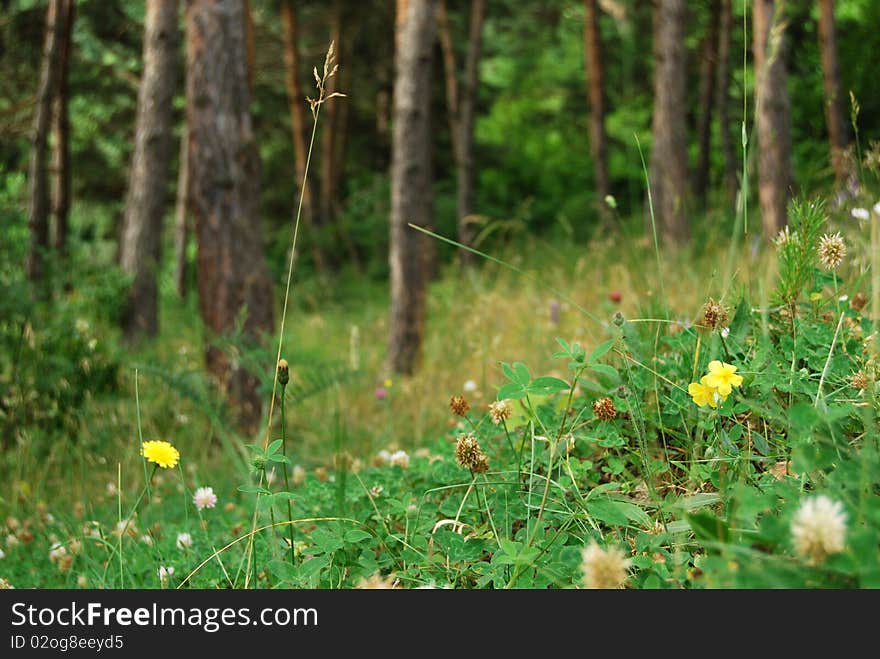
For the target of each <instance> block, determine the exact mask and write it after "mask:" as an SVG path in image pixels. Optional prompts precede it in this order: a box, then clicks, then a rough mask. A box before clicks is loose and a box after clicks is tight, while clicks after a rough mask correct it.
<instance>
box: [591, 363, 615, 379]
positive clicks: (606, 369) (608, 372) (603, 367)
mask: <svg viewBox="0 0 880 659" xmlns="http://www.w3.org/2000/svg"><path fill="white" fill-rule="evenodd" d="M590 368H591V369H593V370H594V371H595V372H596V373H598V374H599V375H604V376H605V377H607V378H611V379H612V380H615V381H616V380H619V379H620V373H618V372H617V369H616V368H614V367H613V366H608V364H591V365H590Z"/></svg>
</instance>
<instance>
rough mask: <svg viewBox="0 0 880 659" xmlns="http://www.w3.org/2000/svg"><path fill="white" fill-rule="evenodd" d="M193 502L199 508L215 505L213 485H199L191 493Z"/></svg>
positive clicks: (215, 497)
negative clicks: (193, 492)
mask: <svg viewBox="0 0 880 659" xmlns="http://www.w3.org/2000/svg"><path fill="white" fill-rule="evenodd" d="M193 503H194V504H195V506H196V508H198V509H199V510H204V509H205V508H213V507H214V506H216V505H217V495H216V494H214V488H213V487H200V488H198V489H197V490H196V491H195V494H193Z"/></svg>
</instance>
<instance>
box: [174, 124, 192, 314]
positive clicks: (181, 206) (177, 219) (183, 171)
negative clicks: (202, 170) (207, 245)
mask: <svg viewBox="0 0 880 659" xmlns="http://www.w3.org/2000/svg"><path fill="white" fill-rule="evenodd" d="M178 163H179V166H178V170H177V202H176V203H175V205H174V285H175V287H176V288H177V294H178V295H179V296H180V297H186V293H187V289H188V286H187V284H188V268H187V257H186V248H187V244H188V243H189V137H188V135H187V128H186V125H184V127H183V131H182V132H181V135H180V157H179V158H178Z"/></svg>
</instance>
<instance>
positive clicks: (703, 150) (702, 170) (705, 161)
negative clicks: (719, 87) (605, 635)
mask: <svg viewBox="0 0 880 659" xmlns="http://www.w3.org/2000/svg"><path fill="white" fill-rule="evenodd" d="M720 14H721V2H720V0H712V2H711V5H710V7H709V24H708V26H707V27H706V35H705V37H704V38H703V47H702V49H701V50H702V56H701V60H700V100H699V113H698V117H699V118H698V123H697V144H698V147H699V152H698V158H697V169H696V171H695V172H694V196H695V197H696V198H697V200H698V201H699V203H700V205H701V206H704V207H705V205H706V193H707V191H708V188H709V183H710V176H709V174H710V166H711V155H712V154H711V151H710V149H711V146H712V110H713V107H714V100H715V98H714V97H715V81H716V68H717V67H716V64H717V59H718V27H719V25H718V24H719V20H720Z"/></svg>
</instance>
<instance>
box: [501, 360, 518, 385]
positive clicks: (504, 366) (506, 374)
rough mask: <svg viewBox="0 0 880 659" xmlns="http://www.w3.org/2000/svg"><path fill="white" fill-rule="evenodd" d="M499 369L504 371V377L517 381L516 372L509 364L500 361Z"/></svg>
mask: <svg viewBox="0 0 880 659" xmlns="http://www.w3.org/2000/svg"><path fill="white" fill-rule="evenodd" d="M501 370H502V372H503V373H504V377H506V378H507V379H508V380H510V381H511V382H517V379H516V373H514V372H513V369H512V368H511V366H510V364H508V363H506V362H501Z"/></svg>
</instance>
